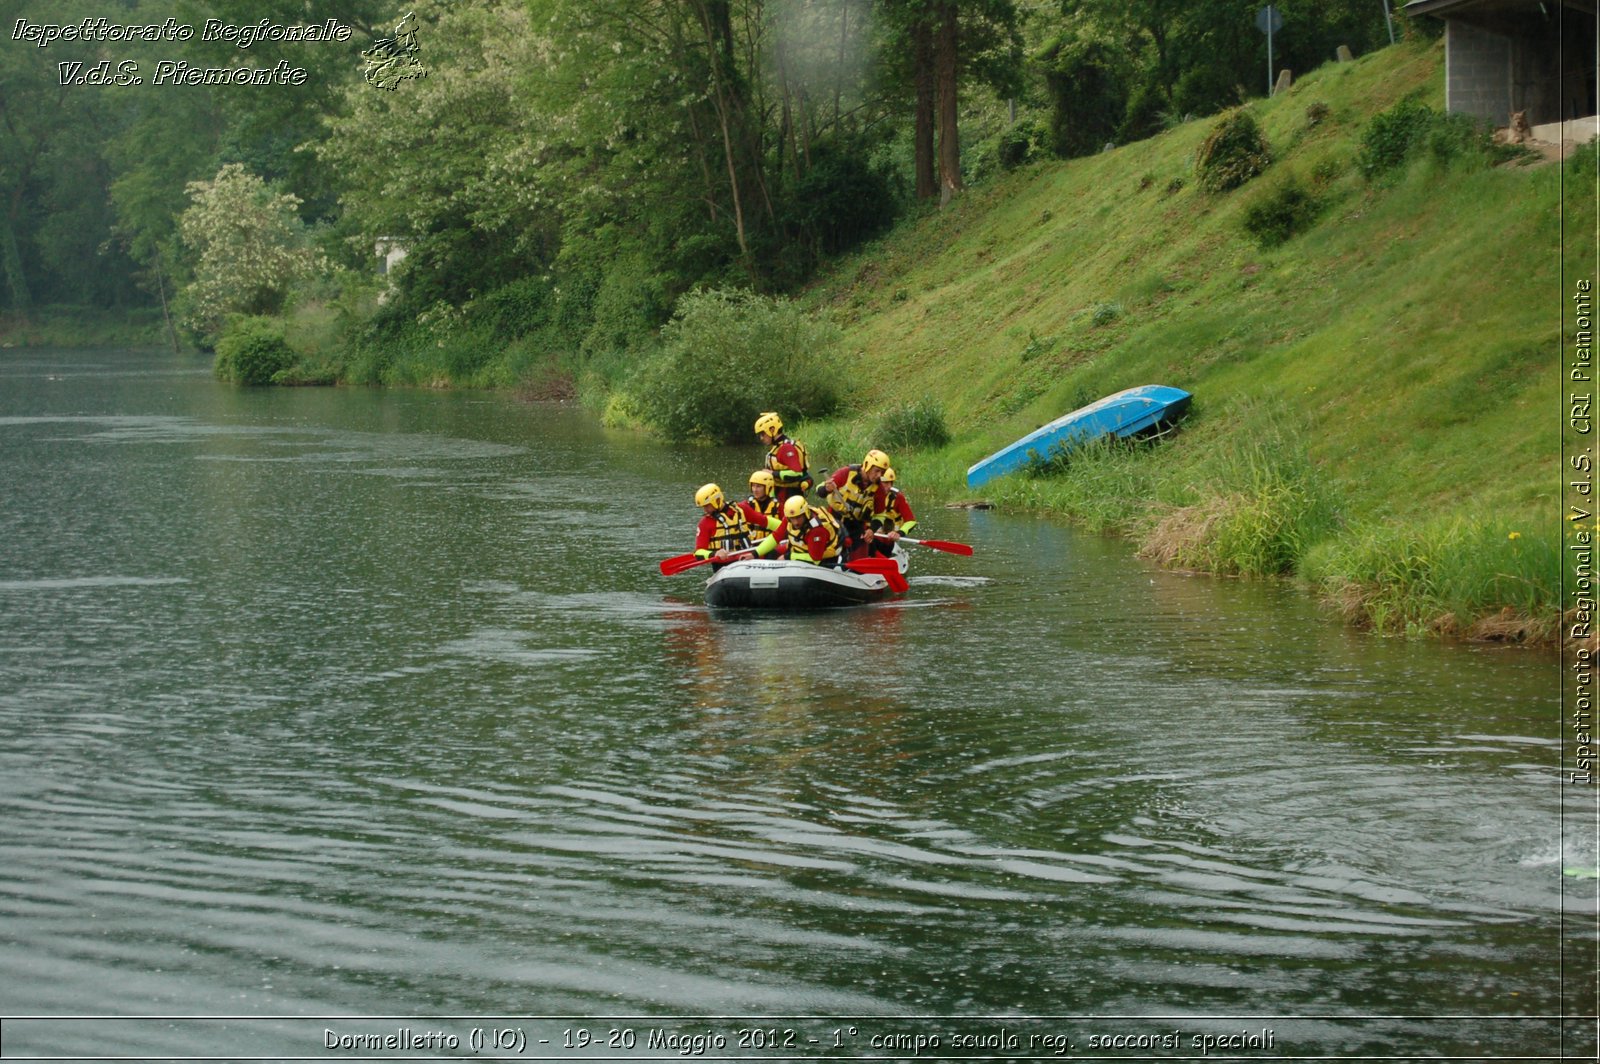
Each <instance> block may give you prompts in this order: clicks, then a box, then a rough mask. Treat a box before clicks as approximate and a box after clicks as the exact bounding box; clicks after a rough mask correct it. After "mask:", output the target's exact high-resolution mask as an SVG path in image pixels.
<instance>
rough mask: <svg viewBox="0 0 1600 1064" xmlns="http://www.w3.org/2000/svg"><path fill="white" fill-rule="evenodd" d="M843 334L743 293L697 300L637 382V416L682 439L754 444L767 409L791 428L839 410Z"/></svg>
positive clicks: (689, 299) (679, 316) (674, 323)
mask: <svg viewBox="0 0 1600 1064" xmlns="http://www.w3.org/2000/svg"><path fill="white" fill-rule="evenodd" d="M838 340H839V330H838V328H837V327H836V326H834V325H833V323H832V322H830V321H828V320H826V319H824V318H818V317H815V316H813V315H810V314H808V313H807V312H806V311H805V310H803V309H802V308H801V307H799V306H797V305H796V304H794V303H792V302H790V301H788V300H784V299H775V298H771V297H767V296H759V295H756V294H754V293H752V292H749V291H745V290H742V289H713V290H709V291H698V292H690V293H688V294H686V295H685V296H683V298H681V299H680V300H679V301H678V306H677V310H676V312H675V314H674V316H673V318H672V320H671V321H670V322H668V323H667V324H666V326H665V327H664V328H663V329H662V330H661V351H660V353H659V354H658V355H656V356H655V357H654V358H652V359H651V360H650V361H649V362H648V363H646V364H645V366H644V367H643V368H641V369H640V370H639V372H638V373H636V374H635V375H634V377H633V379H632V380H630V381H629V383H628V385H627V388H626V391H627V393H628V403H629V405H630V407H631V408H632V409H634V410H636V411H637V412H638V413H639V416H640V417H642V418H643V419H644V420H645V421H647V422H648V423H649V424H651V425H653V426H654V427H655V428H656V429H657V430H659V431H660V432H662V433H663V434H664V435H666V436H667V437H669V438H671V439H675V440H685V439H704V440H712V441H717V442H724V443H738V442H749V441H750V439H751V434H750V426H751V424H752V423H753V422H754V420H755V416H756V415H757V414H758V413H760V412H761V411H763V410H781V411H782V412H783V416H784V419H785V420H786V421H798V420H800V419H802V418H814V417H822V416H826V415H827V414H829V413H831V412H832V411H833V410H834V409H835V408H836V407H837V406H838V390H837V387H836V384H835V382H836V381H837V380H838V379H839V377H840V373H841V370H840V367H839V364H838V361H837V358H836V356H835V347H836V345H837V344H838Z"/></svg>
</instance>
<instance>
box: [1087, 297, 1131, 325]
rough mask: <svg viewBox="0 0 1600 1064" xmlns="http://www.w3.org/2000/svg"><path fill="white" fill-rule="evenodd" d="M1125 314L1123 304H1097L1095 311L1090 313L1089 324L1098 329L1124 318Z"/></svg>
mask: <svg viewBox="0 0 1600 1064" xmlns="http://www.w3.org/2000/svg"><path fill="white" fill-rule="evenodd" d="M1123 313H1124V311H1123V308H1122V304H1121V303H1118V302H1115V301H1113V302H1110V303H1096V304H1095V305H1094V309H1093V310H1091V311H1090V312H1089V324H1090V325H1092V326H1093V327H1094V328H1096V329H1098V328H1100V326H1102V325H1110V324H1111V323H1112V322H1114V321H1116V320H1117V319H1118V318H1120V317H1122V315H1123Z"/></svg>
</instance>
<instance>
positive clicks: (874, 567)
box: [844, 558, 911, 595]
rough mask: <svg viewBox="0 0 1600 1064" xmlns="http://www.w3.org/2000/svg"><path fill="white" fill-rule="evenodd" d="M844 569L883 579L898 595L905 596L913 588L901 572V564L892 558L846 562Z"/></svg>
mask: <svg viewBox="0 0 1600 1064" xmlns="http://www.w3.org/2000/svg"><path fill="white" fill-rule="evenodd" d="M844 567H845V568H846V569H849V570H851V571H852V572H857V573H871V574H872V575H874V576H881V577H883V578H884V580H886V581H887V582H888V584H889V590H890V591H893V592H894V593H895V594H897V595H900V594H904V593H905V591H906V589H907V588H909V587H910V586H911V584H910V583H909V582H908V581H907V580H906V578H905V575H904V574H903V573H901V572H900V565H899V563H898V562H896V561H895V560H894V559H892V558H857V559H856V560H855V561H853V562H845V564H844Z"/></svg>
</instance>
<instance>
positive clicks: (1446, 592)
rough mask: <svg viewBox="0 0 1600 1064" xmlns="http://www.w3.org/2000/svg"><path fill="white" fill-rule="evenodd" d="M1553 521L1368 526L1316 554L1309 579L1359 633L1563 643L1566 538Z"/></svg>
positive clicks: (1306, 571)
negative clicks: (1560, 621) (1563, 549)
mask: <svg viewBox="0 0 1600 1064" xmlns="http://www.w3.org/2000/svg"><path fill="white" fill-rule="evenodd" d="M1548 525H1549V520H1548V519H1546V520H1544V521H1540V520H1538V519H1536V518H1534V517H1532V516H1529V517H1527V519H1526V520H1523V521H1506V520H1503V519H1499V520H1495V519H1485V518H1474V517H1449V518H1440V519H1437V520H1435V521H1431V522H1427V523H1423V524H1409V525H1402V524H1398V523H1396V522H1382V523H1378V522H1369V523H1364V524H1363V525H1361V526H1360V527H1358V528H1352V529H1350V530H1348V531H1347V533H1346V534H1345V535H1342V536H1340V537H1337V538H1335V539H1330V540H1327V541H1325V542H1323V543H1321V544H1319V545H1318V546H1317V547H1316V548H1315V549H1313V550H1312V551H1310V552H1309V553H1308V554H1307V556H1306V558H1305V562H1304V566H1303V570H1302V575H1303V576H1304V578H1305V579H1306V581H1307V582H1308V583H1309V584H1310V585H1311V586H1312V587H1313V588H1315V589H1316V590H1317V592H1318V593H1319V594H1320V595H1322V597H1323V598H1324V599H1326V600H1327V601H1329V602H1330V603H1332V604H1333V605H1334V606H1336V607H1337V608H1338V609H1339V610H1340V612H1341V613H1342V614H1343V615H1344V617H1345V619H1346V620H1348V621H1350V622H1351V623H1353V624H1357V625H1360V626H1362V627H1367V628H1371V629H1373V630H1375V631H1380V632H1407V633H1418V632H1433V633H1437V634H1443V635H1466V636H1469V637H1478V638H1498V639H1510V640H1514V641H1518V642H1523V641H1526V642H1548V641H1551V640H1552V639H1554V638H1556V636H1557V634H1558V633H1557V628H1558V619H1559V598H1560V591H1559V587H1560V567H1561V549H1560V543H1561V537H1560V530H1559V529H1556V530H1552V529H1551V528H1549V527H1548Z"/></svg>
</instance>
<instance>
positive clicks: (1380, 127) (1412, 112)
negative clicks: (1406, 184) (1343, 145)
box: [1356, 100, 1437, 180]
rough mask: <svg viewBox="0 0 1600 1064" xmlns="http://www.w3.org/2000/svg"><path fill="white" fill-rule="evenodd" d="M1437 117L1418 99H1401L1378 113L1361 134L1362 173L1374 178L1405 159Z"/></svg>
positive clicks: (1359, 164) (1357, 159)
mask: <svg viewBox="0 0 1600 1064" xmlns="http://www.w3.org/2000/svg"><path fill="white" fill-rule="evenodd" d="M1436 117H1437V115H1436V113H1435V112H1434V110H1433V109H1432V108H1431V107H1427V106H1425V105H1423V104H1421V103H1418V102H1417V101H1416V100H1401V101H1400V102H1399V103H1397V104H1395V105H1394V106H1393V107H1391V108H1389V109H1388V110H1387V111H1384V112H1383V113H1382V114H1378V115H1374V116H1373V117H1372V121H1370V122H1368V123H1367V128H1366V129H1365V130H1364V131H1363V132H1362V134H1361V151H1360V152H1359V153H1358V154H1357V155H1356V165H1357V166H1359V167H1360V168H1361V172H1362V174H1364V175H1365V176H1366V177H1367V178H1368V179H1369V180H1370V179H1372V178H1374V177H1377V176H1379V175H1380V174H1383V173H1385V172H1387V171H1389V170H1393V169H1395V168H1396V167H1398V166H1399V165H1400V164H1401V163H1403V162H1405V160H1406V156H1408V155H1410V154H1411V151H1412V149H1413V148H1415V147H1416V146H1417V145H1419V144H1420V143H1422V140H1423V138H1424V137H1425V136H1426V134H1427V132H1428V130H1429V129H1430V128H1431V127H1432V125H1433V122H1434V119H1435V118H1436Z"/></svg>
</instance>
